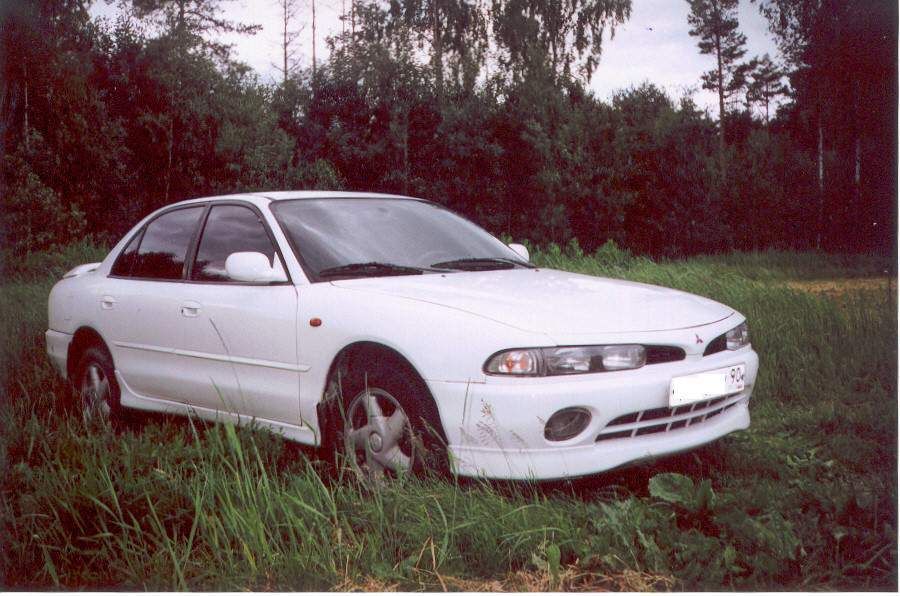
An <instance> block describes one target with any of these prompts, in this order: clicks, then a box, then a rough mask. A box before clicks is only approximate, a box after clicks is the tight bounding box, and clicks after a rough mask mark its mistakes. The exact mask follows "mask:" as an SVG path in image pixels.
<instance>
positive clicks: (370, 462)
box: [344, 387, 416, 478]
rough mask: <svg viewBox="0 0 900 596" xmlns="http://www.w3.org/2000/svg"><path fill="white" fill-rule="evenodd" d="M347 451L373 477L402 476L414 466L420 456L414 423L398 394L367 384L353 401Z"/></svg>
mask: <svg viewBox="0 0 900 596" xmlns="http://www.w3.org/2000/svg"><path fill="white" fill-rule="evenodd" d="M344 453H346V454H347V456H348V458H349V460H350V463H351V464H352V465H353V466H354V468H355V469H356V470H358V471H361V472H363V473H364V474H365V475H366V476H368V477H369V478H382V477H385V476H399V475H402V474H405V473H407V472H408V471H410V470H411V469H412V466H413V464H414V461H415V457H416V448H415V441H414V440H413V432H412V426H411V425H410V422H409V417H408V416H407V414H406V412H405V411H404V409H403V406H401V405H400V402H398V401H397V399H396V398H394V396H392V395H391V394H390V393H388V392H387V391H385V390H383V389H379V388H374V387H367V388H366V389H365V390H363V391H362V392H361V393H360V394H359V395H357V396H356V397H355V398H354V399H353V401H351V402H350V407H349V408H348V410H347V417H346V420H345V422H344Z"/></svg>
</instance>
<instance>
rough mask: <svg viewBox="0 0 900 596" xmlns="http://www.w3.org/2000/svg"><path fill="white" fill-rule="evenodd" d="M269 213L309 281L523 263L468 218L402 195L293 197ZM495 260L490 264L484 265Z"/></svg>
mask: <svg viewBox="0 0 900 596" xmlns="http://www.w3.org/2000/svg"><path fill="white" fill-rule="evenodd" d="M271 207H272V211H273V212H274V213H275V218H276V219H277V220H278V222H279V223H280V224H281V227H282V229H283V230H284V232H285V234H286V235H287V236H288V237H289V238H290V240H291V241H292V243H293V245H294V247H295V249H296V250H297V251H298V252H299V253H300V254H299V255H298V258H299V259H300V261H301V262H302V263H303V264H304V266H305V267H306V269H307V271H308V272H309V273H310V274H312V276H313V278H314V279H316V280H320V279H326V278H329V277H330V276H332V275H333V274H340V275H341V276H342V277H368V276H371V275H379V274H380V275H402V274H404V273H406V274H408V273H424V272H434V271H447V270H463V269H469V268H468V267H465V266H462V265H459V263H469V262H476V263H480V264H481V265H480V266H479V267H478V269H479V270H484V269H488V268H496V269H503V268H511V267H517V266H522V267H528V266H529V265H528V263H527V262H526V261H523V260H522V259H521V258H520V257H519V256H518V255H516V253H514V252H513V251H512V249H510V248H509V247H507V246H506V245H504V244H503V243H502V242H500V241H499V240H497V239H496V238H494V237H493V236H491V235H490V234H488V233H487V232H486V231H484V230H483V229H481V228H480V227H478V226H476V225H475V224H473V223H472V222H470V221H468V220H466V219H464V218H462V217H460V216H458V215H456V214H454V213H452V212H451V211H448V210H447V209H444V208H443V207H440V206H438V205H435V204H433V203H427V202H424V201H416V200H408V199H381V198H334V199H296V200H285V201H277V202H273V203H272V206H271ZM486 262H488V263H490V262H496V266H495V267H488V266H485V265H484V263H486Z"/></svg>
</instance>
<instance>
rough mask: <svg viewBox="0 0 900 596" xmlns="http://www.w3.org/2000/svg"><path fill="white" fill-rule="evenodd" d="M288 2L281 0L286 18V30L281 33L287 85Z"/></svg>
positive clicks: (283, 14)
mask: <svg viewBox="0 0 900 596" xmlns="http://www.w3.org/2000/svg"><path fill="white" fill-rule="evenodd" d="M288 2H289V0H281V8H282V9H283V13H282V16H283V17H284V23H283V24H284V28H283V29H282V33H281V50H282V58H283V59H284V64H283V66H282V68H283V69H284V70H283V75H284V77H283V79H282V82H283V83H284V84H287V80H288Z"/></svg>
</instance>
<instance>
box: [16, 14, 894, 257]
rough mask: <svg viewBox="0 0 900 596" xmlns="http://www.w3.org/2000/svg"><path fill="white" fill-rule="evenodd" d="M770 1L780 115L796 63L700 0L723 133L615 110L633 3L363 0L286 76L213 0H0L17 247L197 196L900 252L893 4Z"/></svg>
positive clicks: (523, 225) (655, 113)
mask: <svg viewBox="0 0 900 596" xmlns="http://www.w3.org/2000/svg"><path fill="white" fill-rule="evenodd" d="M757 1H758V5H759V7H760V8H761V9H762V10H763V12H764V14H765V15H766V16H768V17H770V19H771V21H772V24H773V33H774V34H775V35H776V37H777V39H778V40H779V42H781V44H782V45H783V46H784V47H783V51H784V53H785V56H787V60H788V61H787V64H786V67H787V69H788V71H789V74H790V81H791V83H792V88H791V91H790V95H789V96H788V102H787V103H786V105H785V106H784V107H783V109H780V110H779V111H778V113H777V114H775V110H774V103H773V102H774V99H775V98H777V97H778V96H780V95H781V94H783V93H784V92H785V87H784V84H783V81H784V79H783V78H782V75H781V73H780V72H779V71H778V68H776V67H775V65H774V64H773V63H772V62H771V61H768V60H767V59H765V58H764V59H760V61H755V60H751V61H750V62H748V63H746V64H743V63H742V64H738V63H737V62H738V61H739V59H740V58H741V56H742V55H743V49H742V48H741V45H742V43H743V41H742V40H743V36H742V35H741V34H740V33H739V30H738V26H739V24H738V23H737V21H736V20H728V19H727V18H725V17H723V19H724V20H723V21H722V23H720V25H722V26H723V27H724V29H722V27H718V28H717V23H716V22H712V21H711V19H712V20H714V19H715V18H719V17H717V16H716V15H720V14H722V15H725V16H726V17H727V16H728V15H729V14H731V13H729V12H728V11H732V12H733V6H732V5H733V4H734V3H733V2H732V1H731V0H702V1H700V0H696V1H693V2H692V4H691V6H692V10H693V12H692V17H691V18H692V20H691V24H692V27H693V28H694V29H695V30H696V31H697V33H698V35H699V38H700V42H699V43H700V51H703V52H708V51H714V50H712V49H711V47H712V46H711V45H710V44H712V45H715V40H716V39H718V38H717V37H716V36H717V35H720V33H721V34H723V35H725V36H726V37H727V38H728V39H730V40H731V42H732V46H733V47H732V48H731V50H730V51H729V52H730V53H728V54H727V55H723V58H724V59H725V63H726V71H727V72H726V73H725V74H726V76H725V78H723V79H721V80H717V81H713V80H712V79H714V78H716V77H714V76H713V75H714V74H716V73H712V74H710V76H709V77H707V78H709V79H710V81H708V82H710V84H712V83H713V82H715V83H716V84H715V85H713V88H715V87H716V86H718V87H719V88H720V89H721V90H722V91H723V93H725V94H727V98H728V103H727V104H726V103H725V102H724V100H723V106H724V113H723V118H722V120H723V124H727V126H722V127H721V130H724V131H725V133H726V134H723V135H720V134H719V131H720V127H719V123H718V122H716V121H715V120H712V119H711V118H710V116H709V115H708V114H707V113H705V112H704V111H701V110H699V109H698V108H697V106H696V105H694V104H693V103H692V102H691V100H690V99H687V98H672V97H667V96H666V95H665V94H664V93H663V92H662V91H661V90H660V89H659V88H657V87H655V86H654V85H653V84H652V83H645V84H643V85H641V86H639V87H636V88H632V89H625V90H622V91H621V92H619V93H618V94H617V95H616V96H615V97H614V99H612V101H610V102H604V101H600V100H599V99H597V98H596V97H595V96H593V95H592V94H591V93H590V92H589V91H588V90H587V84H588V81H589V78H590V76H591V74H592V73H593V72H594V70H595V68H596V65H597V64H598V61H599V60H601V59H602V53H601V49H602V45H603V44H605V43H610V41H609V35H610V33H611V32H612V31H613V30H614V28H615V26H616V25H617V24H620V23H622V22H624V21H625V20H626V19H627V18H628V16H629V13H630V2H628V0H578V1H575V2H571V3H553V2H551V3H547V2H538V1H535V0H504V1H496V2H492V3H474V4H473V3H470V2H464V1H461V0H453V1H449V0H448V1H439V0H431V1H425V0H422V1H418V0H415V1H414V0H404V1H400V0H397V1H393V2H365V1H354V2H351V3H350V4H351V6H352V7H353V11H354V15H353V18H354V26H353V28H352V30H348V29H345V32H344V33H343V34H342V35H339V36H337V37H336V38H333V39H331V40H330V44H331V46H332V48H331V53H330V57H329V59H328V61H327V62H326V63H324V64H323V63H321V62H320V64H319V68H318V69H317V70H316V71H315V75H314V76H313V75H312V73H311V72H309V71H297V72H295V73H294V74H292V76H290V77H287V78H285V80H283V81H280V82H279V83H278V84H264V83H261V82H260V79H259V78H258V76H257V75H256V74H255V73H254V72H252V71H251V70H249V69H248V68H247V67H246V66H244V65H242V64H240V63H238V62H236V61H235V60H234V59H233V58H232V57H231V54H230V51H229V48H228V47H227V46H225V45H223V44H222V43H221V42H220V41H218V40H219V39H220V35H221V34H222V33H224V32H236V33H246V34H252V33H253V31H254V28H253V27H251V26H248V25H244V24H240V23H233V22H230V21H228V20H227V19H225V18H224V17H223V13H222V8H221V6H220V4H221V3H220V2H219V1H218V0H133V1H131V2H128V1H125V2H123V3H122V6H123V14H122V16H121V17H120V18H119V19H118V20H116V21H115V22H110V21H107V20H102V19H92V18H91V17H90V15H89V13H88V12H87V6H88V5H89V4H90V2H89V0H23V1H22V2H7V3H3V6H2V8H0V10H2V14H0V18H2V28H0V52H2V54H0V59H2V72H0V93H2V106H0V108H2V111H0V143H2V149H3V150H2V154H3V161H2V164H0V165H2V172H3V188H2V193H0V196H2V198H0V201H2V204H0V206H2V233H3V234H4V238H3V246H4V249H5V254H7V255H8V254H10V253H12V254H17V255H21V254H26V253H29V252H33V251H36V250H42V249H46V248H48V247H50V246H53V245H54V244H60V243H65V242H68V241H70V240H72V239H75V238H80V237H82V236H83V235H84V234H86V233H89V234H91V235H93V236H95V237H97V238H98V239H100V240H104V241H108V240H110V239H114V238H116V237H118V236H119V235H121V234H122V233H123V232H124V231H125V230H126V229H127V228H128V227H129V226H130V225H132V224H133V222H134V221H135V220H136V219H137V218H138V217H139V216H141V215H143V214H145V213H147V212H148V211H150V210H151V209H154V208H156V207H159V206H161V205H164V204H167V203H170V202H173V201H176V200H180V199H183V198H188V197H193V196H199V195H206V194H213V193H228V192H233V191H244V190H261V189H286V188H295V189H303V188H321V189H339V188H340V189H352V190H372V191H393V192H403V193H409V194H415V195H420V196H424V197H428V198H431V199H433V200H436V201H439V202H442V203H445V204H447V205H449V206H451V207H453V208H455V209H457V210H459V211H460V212H462V213H464V214H466V215H468V216H470V217H472V218H474V219H476V220H477V221H479V222H480V223H482V224H484V225H485V226H486V227H488V228H489V229H490V230H491V231H493V232H495V233H498V234H499V233H506V234H509V235H511V236H513V237H514V238H517V239H524V238H527V239H530V240H531V241H534V242H536V243H538V244H546V243H547V242H550V241H555V242H557V243H566V242H568V241H569V240H571V239H572V238H577V239H578V241H579V243H580V244H581V246H583V247H585V248H587V249H589V250H593V249H594V248H596V247H598V246H600V245H602V244H603V243H604V242H606V241H607V240H614V241H615V242H617V243H619V245H621V246H625V247H627V248H629V249H631V250H634V251H636V252H640V253H645V254H654V255H660V254H666V255H671V254H691V253H698V252H715V251H722V250H729V249H757V248H764V247H785V248H789V247H797V248H803V247H813V246H817V245H819V246H821V247H822V248H827V249H844V250H846V249H851V250H872V249H884V247H886V246H890V245H891V243H889V242H888V241H889V240H890V239H891V238H893V235H894V222H895V216H894V212H895V204H894V201H893V197H895V196H896V195H895V174H896V170H895V166H894V163H895V159H896V143H895V141H894V136H893V134H894V133H893V132H892V131H893V130H894V124H895V123H896V111H895V110H896V105H897V102H896V98H895V87H896V84H895V83H896V69H895V64H896V62H895V60H896V55H895V53H893V49H894V48H895V47H896V30H895V27H896V18H895V17H896V6H892V3H890V2H870V1H867V0H829V2H824V3H822V2H818V1H817V2H806V1H805V0H764V1H763V0H757ZM729 7H732V8H729ZM870 9H871V10H870ZM723 10H724V11H725V12H722V11H723ZM732 16H733V15H732ZM729 18H730V17H729ZM841 25H844V26H843V27H842V26H841ZM717 31H718V33H717ZM687 41H688V40H686V42H687ZM832 42H834V43H836V44H838V46H837V47H839V48H841V49H840V54H839V55H838V56H835V55H834V53H835V52H834V50H833V49H832ZM829 56H830V57H829ZM757 67H758V68H757ZM704 80H706V79H704ZM770 103H771V104H773V105H771V106H770ZM770 108H771V109H770ZM885 250H887V249H885Z"/></svg>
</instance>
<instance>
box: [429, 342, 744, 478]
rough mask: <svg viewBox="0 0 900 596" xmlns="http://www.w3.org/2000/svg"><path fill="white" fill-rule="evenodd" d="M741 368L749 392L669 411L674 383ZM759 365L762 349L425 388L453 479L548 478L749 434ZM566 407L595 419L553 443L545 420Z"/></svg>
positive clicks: (591, 471) (581, 473)
mask: <svg viewBox="0 0 900 596" xmlns="http://www.w3.org/2000/svg"><path fill="white" fill-rule="evenodd" d="M735 364H745V365H746V376H745V389H744V391H742V392H741V393H739V394H735V395H732V396H729V397H728V398H726V399H723V400H719V401H716V402H714V403H711V404H710V403H704V404H698V405H697V407H696V408H695V409H696V412H690V411H687V412H685V411H682V410H679V411H678V412H677V413H676V412H675V411H671V412H669V411H667V410H666V408H668V399H669V398H668V393H669V384H670V382H671V380H672V377H675V376H681V375H689V374H694V373H698V372H704V371H709V370H713V369H717V368H722V367H726V366H731V365H735ZM758 368H759V359H758V357H757V355H756V352H754V351H753V350H752V349H751V348H750V347H747V348H744V349H741V350H737V351H734V352H720V353H718V354H714V355H711V356H707V357H702V356H699V355H689V356H688V357H687V358H686V359H685V360H682V361H679V362H672V363H666V364H654V365H648V366H645V367H643V368H641V369H638V370H631V371H620V372H615V373H599V374H592V375H583V376H579V377H548V378H540V379H534V378H532V379H511V378H497V377H489V378H488V379H487V380H486V382H484V383H468V384H466V383H448V382H429V386H430V387H431V390H432V393H433V395H434V397H435V400H436V401H437V404H438V409H439V410H440V414H441V420H442V422H443V426H444V431H445V433H446V435H447V440H448V449H449V451H450V455H451V461H452V465H453V467H454V470H455V472H456V473H457V474H459V475H462V476H481V477H487V478H504V479H535V480H550V479H557V478H572V477H577V476H584V475H590V474H596V473H599V472H603V471H605V470H610V469H612V468H616V467H618V466H621V465H623V464H627V463H629V462H635V461H638V460H642V459H648V458H654V457H658V456H662V455H668V454H672V453H677V452H679V451H685V450H688V449H692V448H694V447H697V446H699V445H703V444H705V443H709V442H711V441H714V440H716V439H718V438H720V437H722V436H724V435H726V434H728V433H730V432H733V431H736V430H741V429H745V428H748V427H749V425H750V413H749V408H748V405H749V401H750V397H751V394H752V392H753V387H754V385H755V382H756V376H757V372H758ZM569 407H582V408H585V409H587V410H588V411H590V413H591V422H590V423H589V424H588V426H587V428H586V429H585V430H584V431H582V432H581V433H580V434H579V435H578V436H577V437H575V438H573V439H570V440H567V441H559V442H553V441H549V440H547V439H546V438H545V437H544V427H545V425H546V422H547V420H548V419H549V418H550V416H551V415H553V414H554V413H555V412H557V411H558V410H561V409H563V408H569ZM651 411H652V412H653V413H654V414H653V415H654V416H656V418H654V419H653V420H645V421H640V420H638V421H637V422H633V423H630V424H628V423H626V424H624V425H623V424H621V420H622V417H623V416H626V415H630V414H636V413H638V412H645V413H648V414H646V415H647V417H648V418H649V417H650V414H649V412H651ZM610 423H613V425H610ZM629 431H631V432H629ZM610 435H612V437H610ZM598 437H603V439H602V440H598Z"/></svg>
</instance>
